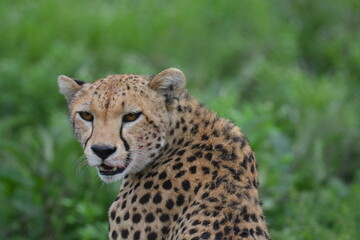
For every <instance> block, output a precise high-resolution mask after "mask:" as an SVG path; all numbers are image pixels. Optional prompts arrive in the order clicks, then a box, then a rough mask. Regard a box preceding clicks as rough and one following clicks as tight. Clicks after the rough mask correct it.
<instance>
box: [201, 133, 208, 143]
mask: <svg viewBox="0 0 360 240" xmlns="http://www.w3.org/2000/svg"><path fill="white" fill-rule="evenodd" d="M201 140H203V141H205V140H209V136H208V135H206V134H204V135H202V136H201Z"/></svg>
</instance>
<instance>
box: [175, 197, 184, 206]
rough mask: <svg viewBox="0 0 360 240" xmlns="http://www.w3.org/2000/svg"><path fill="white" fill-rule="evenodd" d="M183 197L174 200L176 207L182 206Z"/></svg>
mask: <svg viewBox="0 0 360 240" xmlns="http://www.w3.org/2000/svg"><path fill="white" fill-rule="evenodd" d="M184 201H185V200H184V195H179V196H178V197H177V199H176V205H177V206H181V205H183V204H184Z"/></svg>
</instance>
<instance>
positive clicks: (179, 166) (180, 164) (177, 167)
mask: <svg viewBox="0 0 360 240" xmlns="http://www.w3.org/2000/svg"><path fill="white" fill-rule="evenodd" d="M182 166H183V164H182V163H177V164H175V165H174V166H173V170H179V169H180V168H181V167H182Z"/></svg>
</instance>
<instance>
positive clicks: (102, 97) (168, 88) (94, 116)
mask: <svg viewBox="0 0 360 240" xmlns="http://www.w3.org/2000/svg"><path fill="white" fill-rule="evenodd" d="M185 83H186V80H185V76H184V74H183V73H182V72H181V71H180V70H178V69H175V68H170V69H167V70H164V71H162V72H160V73H159V74H157V75H155V76H154V77H149V76H143V75H110V76H108V77H106V78H102V79H99V80H97V81H95V82H94V83H85V82H82V81H79V80H76V79H73V78H70V77H67V76H64V75H61V76H59V77H58V85H59V89H60V92H61V93H62V94H63V95H64V96H65V98H66V100H67V102H68V107H69V115H70V121H71V125H72V127H73V131H74V134H75V136H76V138H77V139H78V141H79V142H80V144H81V145H82V147H83V149H84V154H85V156H86V158H87V161H88V164H89V165H90V166H92V167H97V169H98V174H99V176H100V178H101V179H102V180H103V181H104V182H114V181H117V180H121V179H122V178H123V177H124V176H125V175H127V174H135V173H137V172H140V171H141V170H143V169H144V168H145V167H146V166H147V165H148V164H149V163H150V162H152V161H153V160H154V159H155V158H156V157H157V156H159V154H160V152H161V149H162V148H163V146H164V145H165V142H166V141H165V139H166V135H167V128H168V125H169V122H170V121H171V118H172V114H173V113H174V112H175V111H174V110H175V109H176V107H177V105H178V100H179V96H180V95H181V93H182V92H183V90H184V88H185Z"/></svg>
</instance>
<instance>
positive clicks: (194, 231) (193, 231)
mask: <svg viewBox="0 0 360 240" xmlns="http://www.w3.org/2000/svg"><path fill="white" fill-rule="evenodd" d="M197 232H198V230H197V229H196V228H192V229H190V230H189V233H190V235H193V234H195V233H197Z"/></svg>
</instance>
